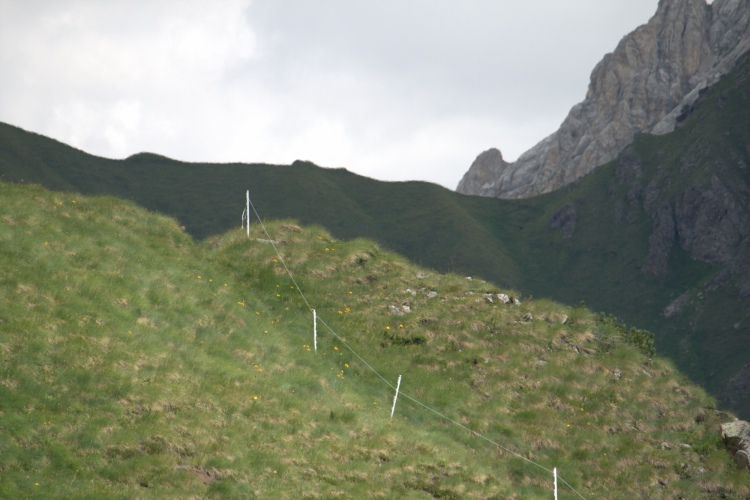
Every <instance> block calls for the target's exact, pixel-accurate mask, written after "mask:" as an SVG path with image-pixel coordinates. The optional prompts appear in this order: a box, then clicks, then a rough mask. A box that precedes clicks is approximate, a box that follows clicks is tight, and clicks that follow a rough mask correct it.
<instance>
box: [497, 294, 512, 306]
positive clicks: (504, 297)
mask: <svg viewBox="0 0 750 500" xmlns="http://www.w3.org/2000/svg"><path fill="white" fill-rule="evenodd" d="M497 298H498V299H499V300H500V302H502V303H503V304H507V303H508V302H510V297H508V296H507V295H506V294H504V293H498V294H497Z"/></svg>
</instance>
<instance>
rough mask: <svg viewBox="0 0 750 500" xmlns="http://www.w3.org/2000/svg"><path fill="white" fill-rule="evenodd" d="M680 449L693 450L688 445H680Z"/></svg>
mask: <svg viewBox="0 0 750 500" xmlns="http://www.w3.org/2000/svg"><path fill="white" fill-rule="evenodd" d="M680 448H682V449H683V450H691V449H692V448H693V447H692V446H690V445H689V444H687V443H680Z"/></svg>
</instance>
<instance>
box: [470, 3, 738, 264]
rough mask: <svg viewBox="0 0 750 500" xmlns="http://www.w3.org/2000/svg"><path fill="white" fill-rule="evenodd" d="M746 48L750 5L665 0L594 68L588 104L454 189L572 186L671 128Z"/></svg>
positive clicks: (535, 190)
mask: <svg viewBox="0 0 750 500" xmlns="http://www.w3.org/2000/svg"><path fill="white" fill-rule="evenodd" d="M748 48H750V3H748V2H746V1H742V0H715V1H714V2H713V3H712V4H710V5H707V4H706V2H705V0H661V1H660V2H659V6H658V8H657V11H656V14H655V15H654V16H653V17H652V18H651V20H649V22H648V23H647V24H645V25H643V26H641V27H639V28H637V29H636V30H635V31H633V32H632V33H630V34H629V35H627V36H625V37H624V38H623V39H622V41H621V42H620V43H619V44H618V45H617V48H616V49H615V51H614V52H613V53H611V54H607V55H606V56H604V58H603V59H602V61H601V62H600V63H599V64H598V65H597V66H596V68H594V71H593V72H592V74H591V82H590V84H589V89H588V92H587V94H586V98H585V99H584V100H583V101H582V102H581V103H579V104H577V105H576V106H574V107H573V108H572V109H571V110H570V113H569V114H568V116H567V118H566V119H565V120H564V121H563V123H562V125H561V126H560V128H559V129H558V131H557V132H555V133H553V134H552V135H550V136H549V137H547V138H545V139H544V140H542V141H541V142H540V143H539V144H537V145H536V146H534V147H533V148H532V149H530V150H529V151H527V152H526V153H524V154H523V155H521V156H520V157H519V158H518V160H517V161H515V162H513V163H507V162H505V161H504V160H503V159H502V155H501V154H500V153H499V151H497V150H490V151H488V152H485V153H482V154H481V155H479V157H477V159H476V161H475V162H474V163H473V164H472V165H471V168H469V170H468V172H466V174H465V175H464V177H463V178H462V179H461V181H460V182H459V184H458V188H457V191H458V192H460V193H464V194H472V195H480V196H489V197H496V198H524V197H529V196H534V195H537V194H540V193H546V192H549V191H553V190H555V189H557V188H559V187H561V186H564V185H566V184H569V183H571V182H573V181H574V180H576V179H578V178H580V177H581V176H583V175H585V174H587V173H589V172H591V171H592V170H593V169H594V168H596V167H598V166H600V165H602V164H604V163H607V162H609V161H610V160H612V159H614V158H615V157H616V156H617V155H618V153H619V152H620V151H622V149H623V148H624V147H625V146H627V145H628V144H629V143H630V142H631V141H632V140H633V138H634V137H635V135H636V134H639V133H643V132H650V133H654V134H663V133H666V132H669V131H671V130H674V127H675V125H676V124H677V123H678V122H679V119H680V117H681V116H682V115H683V114H684V112H685V111H686V110H688V109H689V108H690V107H691V106H692V105H693V104H694V102H695V101H696V99H697V98H698V97H699V95H700V93H701V91H702V90H703V89H705V88H707V87H708V86H710V85H711V84H713V83H715V82H716V81H718V80H719V78H720V77H721V76H722V75H724V74H726V73H727V72H729V71H730V70H731V69H732V68H733V67H734V65H735V64H736V61H737V60H738V59H739V58H740V56H741V55H742V54H744V53H745V52H746V51H747V50H748ZM656 265H658V263H657V264H656Z"/></svg>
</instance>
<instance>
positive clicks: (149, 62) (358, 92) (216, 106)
mask: <svg viewBox="0 0 750 500" xmlns="http://www.w3.org/2000/svg"><path fill="white" fill-rule="evenodd" d="M657 3H658V2H657V0H531V1H519V0H494V1H491V0H460V1H459V0H398V1H397V0H296V1H295V0H210V1H207V0H206V1H204V0H149V1H147V0H107V1H101V0H0V67H1V68H2V70H1V71H0V121H2V122H6V123H10V124H12V125H16V126H19V127H22V128H25V129H27V130H30V131H33V132H37V133H40V134H43V135H47V136H50V137H53V138H55V139H58V140H60V141H63V142H65V143H68V144H71V145H73V146H75V147H77V148H80V149H82V150H84V151H87V152H89V153H92V154H96V155H99V156H104V157H108V158H125V157H127V156H130V155H132V154H135V153H138V152H142V151H150V152H155V153H159V154H162V155H165V156H169V157H171V158H176V159H179V160H185V161H210V162H248V163H250V162H266V163H285V164H288V163H291V162H292V161H294V160H296V159H304V160H310V161H313V162H314V163H316V164H318V165H321V166H326V167H346V168H348V169H349V170H351V171H354V172H357V173H359V174H362V175H366V176H368V177H374V178H377V179H383V180H412V179H417V180H427V181H431V182H436V183H439V184H442V185H444V186H446V187H449V188H451V189H453V188H455V186H456V184H457V183H458V181H459V179H460V178H461V176H462V175H463V174H464V172H465V171H466V170H467V169H468V168H469V165H470V164H471V162H472V161H473V160H474V158H475V157H476V156H477V155H478V154H479V153H480V152H482V151H484V150H486V149H488V148H490V147H497V148H499V149H500V150H501V151H502V152H503V155H504V157H505V159H506V160H515V159H516V158H517V157H518V156H519V155H520V154H521V153H523V152H524V151H525V150H527V149H528V148H530V147H531V146H533V145H534V144H536V143H537V142H538V141H540V140H541V139H542V138H544V137H545V136H547V135H549V134H550V133H552V132H554V131H555V130H556V129H557V127H558V126H559V124H560V123H561V122H562V120H563V119H564V118H565V116H566V115H567V112H568V110H569V109H570V107H571V106H572V105H574V104H575V103H577V102H580V101H581V100H582V99H583V98H584V96H585V94H586V89H587V85H588V79H589V75H590V74H591V70H592V69H593V68H594V65H595V64H596V63H597V62H598V61H599V60H600V59H601V58H602V56H603V55H604V54H605V53H607V52H611V51H612V50H613V49H614V48H615V46H616V45H617V42H618V41H619V40H620V39H621V38H622V37H623V36H624V35H625V34H627V33H628V32H630V31H632V30H633V29H635V28H636V27H637V26H639V25H641V24H643V23H645V22H646V21H648V19H649V18H650V17H651V16H652V15H653V14H654V13H655V12H656V7H657Z"/></svg>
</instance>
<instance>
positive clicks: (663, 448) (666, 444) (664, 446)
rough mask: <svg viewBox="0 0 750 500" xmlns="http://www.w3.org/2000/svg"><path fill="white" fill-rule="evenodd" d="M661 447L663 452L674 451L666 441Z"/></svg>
mask: <svg viewBox="0 0 750 500" xmlns="http://www.w3.org/2000/svg"><path fill="white" fill-rule="evenodd" d="M659 447H660V448H661V449H662V450H671V449H672V445H671V444H669V443H667V442H666V441H662V443H661V444H660V445H659Z"/></svg>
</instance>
